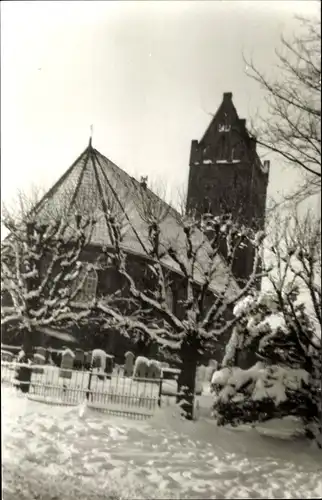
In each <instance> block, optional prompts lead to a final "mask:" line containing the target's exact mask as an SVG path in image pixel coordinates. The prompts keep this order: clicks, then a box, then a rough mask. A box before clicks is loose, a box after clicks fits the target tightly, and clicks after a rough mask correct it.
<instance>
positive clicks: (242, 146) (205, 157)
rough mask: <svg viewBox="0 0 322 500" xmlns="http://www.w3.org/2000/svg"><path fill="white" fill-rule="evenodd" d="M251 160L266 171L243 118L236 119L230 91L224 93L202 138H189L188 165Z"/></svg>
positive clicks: (236, 114)
mask: <svg viewBox="0 0 322 500" xmlns="http://www.w3.org/2000/svg"><path fill="white" fill-rule="evenodd" d="M241 162H251V163H254V164H255V165H256V166H257V168H258V169H259V170H260V171H261V172H262V173H263V174H268V169H267V166H266V164H265V165H264V164H263V163H262V162H261V160H260V158H259V156H258V154H257V152H256V139H255V138H253V137H251V136H250V134H249V133H248V131H247V128H246V120H245V119H244V118H239V116H238V113H237V110H236V108H235V106H234V104H233V101H232V93H231V92H225V93H224V95H223V100H222V103H221V105H220V106H219V108H218V110H217V112H216V114H215V115H214V116H213V119H212V120H211V122H210V124H209V126H208V128H207V130H206V132H205V133H204V135H203V137H202V139H201V140H200V141H199V142H198V141H196V140H194V141H192V147H191V157H190V166H191V165H199V164H200V165H201V164H203V165H205V164H209V165H211V164H218V163H223V164H224V163H241Z"/></svg>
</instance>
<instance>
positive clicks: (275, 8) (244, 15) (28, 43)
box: [1, 0, 320, 202]
mask: <svg viewBox="0 0 322 500" xmlns="http://www.w3.org/2000/svg"><path fill="white" fill-rule="evenodd" d="M319 9H320V5H319V2H317V1H309V0H302V1H299V2H293V1H290V0H289V1H285V2H282V1H272V0H270V1H266V2H264V1H259V0H258V1H250V2H246V1H240V0H235V1H229V0H226V1H219V0H218V1H207V2H203V1H196V2H193V1H181V2H170V1H163V2H162V1H157V2H152V1H149V2H147V1H142V2H134V1H133V2H116V1H114V2H94V1H93V2H78V1H75V2H66V1H65V2H57V1H56V2H48V1H46V2H27V1H24V2H16V1H15V2H13V1H7V2H2V3H1V195H2V201H4V202H7V201H10V200H11V199H12V197H13V196H14V195H15V192H16V191H17V189H18V188H20V189H21V188H24V187H28V186H30V185H31V184H36V185H38V186H44V187H50V186H51V185H52V184H53V183H54V182H55V181H56V180H57V179H58V178H59V177H60V176H61V175H62V174H63V173H64V171H65V170H66V169H67V168H68V167H69V166H70V165H71V163H72V162H73V161H74V160H75V159H76V157H77V156H78V155H79V154H80V153H81V152H82V151H83V150H84V149H85V148H86V146H87V144H88V139H89V134H90V125H91V124H93V126H94V136H93V145H94V147H96V148H97V149H98V150H99V151H100V152H101V153H103V154H104V155H105V156H107V157H108V158H110V159H111V160H113V161H114V162H115V163H116V164H117V165H119V166H120V167H121V168H123V169H124V170H126V171H127V172H129V173H130V174H131V175H136V176H138V177H139V176H140V175H148V176H149V179H151V178H154V179H162V180H163V181H166V182H167V184H168V186H170V188H172V189H175V188H176V187H178V186H183V185H186V183H187V178H188V170H189V154H190V143H191V140H192V139H200V138H201V136H202V135H203V133H204V131H205V129H206V127H207V126H208V123H209V121H210V119H211V115H210V113H214V112H215V111H216V109H217V107H218V106H219V104H220V102H221V99H222V94H223V92H229V91H231V92H232V93H233V100H234V103H235V106H236V108H237V111H238V113H239V116H240V117H244V118H249V117H250V116H252V115H254V113H255V112H256V110H257V109H262V106H263V94H262V93H261V91H260V90H259V88H258V86H257V84H256V83H255V82H253V81H252V80H250V79H249V78H248V77H247V76H246V74H245V67H244V63H243V58H242V52H245V53H246V54H247V55H251V56H253V58H254V60H255V61H256V62H257V63H258V65H259V66H260V68H262V69H266V70H267V71H268V72H269V71H270V69H271V68H272V67H273V65H274V63H275V55H274V49H275V48H276V47H277V46H278V44H279V38H280V35H281V34H282V33H284V34H285V35H286V36H288V35H290V36H291V35H292V33H293V32H294V31H295V30H296V26H297V24H296V21H295V20H294V15H295V14H304V15H314V14H317V13H318V12H319ZM295 182H296V179H295V177H294V176H292V174H290V172H289V171H287V172H285V171H284V170H283V168H282V166H281V164H278V163H276V162H273V164H272V167H271V177H270V186H269V194H270V195H273V196H275V195H276V194H277V192H278V191H279V190H287V189H289V188H291V187H292V185H294V183H295Z"/></svg>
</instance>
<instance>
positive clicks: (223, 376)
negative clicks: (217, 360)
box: [212, 287, 321, 434]
mask: <svg viewBox="0 0 322 500" xmlns="http://www.w3.org/2000/svg"><path fill="white" fill-rule="evenodd" d="M283 293H284V295H283V294H281V295H280V296H277V295H274V294H272V293H267V292H265V293H263V292H261V293H258V294H257V295H254V296H251V297H249V298H246V299H244V300H243V301H241V303H239V304H237V306H236V307H235V309H234V314H235V316H237V317H238V318H239V322H238V323H237V324H236V326H235V327H234V329H233V332H232V335H231V338H230V340H229V342H228V344H227V346H226V352H225V356H224V359H223V363H222V367H223V368H222V370H220V371H218V372H215V373H214V375H213V377H212V390H213V391H214V392H215V393H216V398H215V401H214V414H215V415H216V417H217V419H218V422H219V423H222V424H225V423H232V424H236V423H242V422H251V421H256V420H267V419H269V418H274V417H281V416H288V415H294V416H299V417H301V418H302V420H303V423H304V424H305V426H306V428H307V430H308V429H310V428H311V427H312V426H313V427H314V426H315V427H316V426H318V425H319V423H318V422H319V414H321V410H320V408H319V405H320V404H321V361H320V360H321V347H320V346H319V344H318V343H314V335H315V330H314V325H313V324H312V321H311V319H310V317H309V316H308V314H307V313H306V310H305V305H304V304H303V303H301V302H300V301H299V300H298V295H299V290H298V289H297V288H296V287H293V288H292V289H291V290H289V289H287V290H286V291H285V292H283ZM247 349H250V350H253V352H255V353H256V355H257V356H258V357H259V359H261V360H262V361H263V362H264V363H263V364H256V365H255V366H254V367H252V368H251V369H249V370H241V369H240V368H237V367H236V366H237V365H238V361H239V359H240V355H241V354H242V353H243V352H244V351H245V350H247ZM313 433H314V432H313V431H311V434H313Z"/></svg>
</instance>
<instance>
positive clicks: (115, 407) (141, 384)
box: [1, 360, 162, 418]
mask: <svg viewBox="0 0 322 500" xmlns="http://www.w3.org/2000/svg"><path fill="white" fill-rule="evenodd" d="M28 367H29V368H30V369H31V370H32V374H31V380H30V385H29V392H28V398H30V399H33V400H36V401H39V402H43V403H47V404H58V405H66V406H69V405H75V406H76V405H80V404H82V403H83V402H84V400H85V399H87V401H88V403H87V404H88V406H89V407H91V408H93V409H95V410H99V411H105V412H108V413H113V414H117V415H123V416H129V417H132V418H147V417H150V416H152V415H154V413H155V411H156V409H157V407H158V406H161V393H162V379H159V381H158V383H157V384H156V379H147V378H145V379H140V380H134V379H133V378H129V377H124V376H122V375H121V374H120V373H119V372H118V370H117V369H115V370H114V371H113V373H112V374H111V375H108V374H105V375H104V374H102V373H97V372H95V371H94V370H93V371H78V370H72V369H70V370H68V369H64V371H69V373H70V375H69V377H68V378H66V377H65V376H64V377H61V376H60V372H61V369H60V368H58V367H56V366H50V365H44V364H41V365H34V364H32V365H30V364H29V365H28V364H24V363H18V362H8V361H3V360H2V361H1V383H9V384H11V385H14V386H19V384H29V382H20V381H18V380H17V373H18V370H20V369H21V368H28ZM40 368H41V370H40ZM64 375H66V374H64Z"/></svg>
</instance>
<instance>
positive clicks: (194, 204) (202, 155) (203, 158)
mask: <svg viewBox="0 0 322 500" xmlns="http://www.w3.org/2000/svg"><path fill="white" fill-rule="evenodd" d="M268 177H269V162H268V161H264V163H262V162H261V161H260V159H259V156H258V154H257V152H256V139H254V138H252V137H251V136H250V135H249V133H248V132H247V129H246V120H245V119H241V118H239V117H238V114H237V111H236V108H235V106H234V104H233V102H232V94H231V93H230V92H227V93H224V96H223V101H222V103H221V105H220V107H219V109H218V111H217V113H216V114H215V115H214V117H213V119H212V121H211V123H210V125H209V127H208V129H207V130H206V132H205V134H204V136H203V138H202V139H201V140H200V141H199V142H198V141H196V140H193V141H192V144H191V153H190V171H189V183H188V197H187V209H188V210H191V209H195V210H197V212H198V213H200V214H201V213H205V212H208V213H209V212H211V213H212V214H214V215H219V214H223V213H232V214H233V216H234V217H235V218H236V219H238V220H239V221H241V222H243V223H245V224H247V225H248V226H250V227H252V228H254V229H264V224H265V207H266V195H267V185H268ZM253 258H254V250H253V248H252V247H248V248H247V249H245V250H243V251H241V252H240V254H239V256H238V258H237V259H236V264H235V267H234V269H233V271H234V274H235V277H236V278H237V279H238V280H245V279H247V277H248V276H249V275H250V273H251V270H252V264H253Z"/></svg>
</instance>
